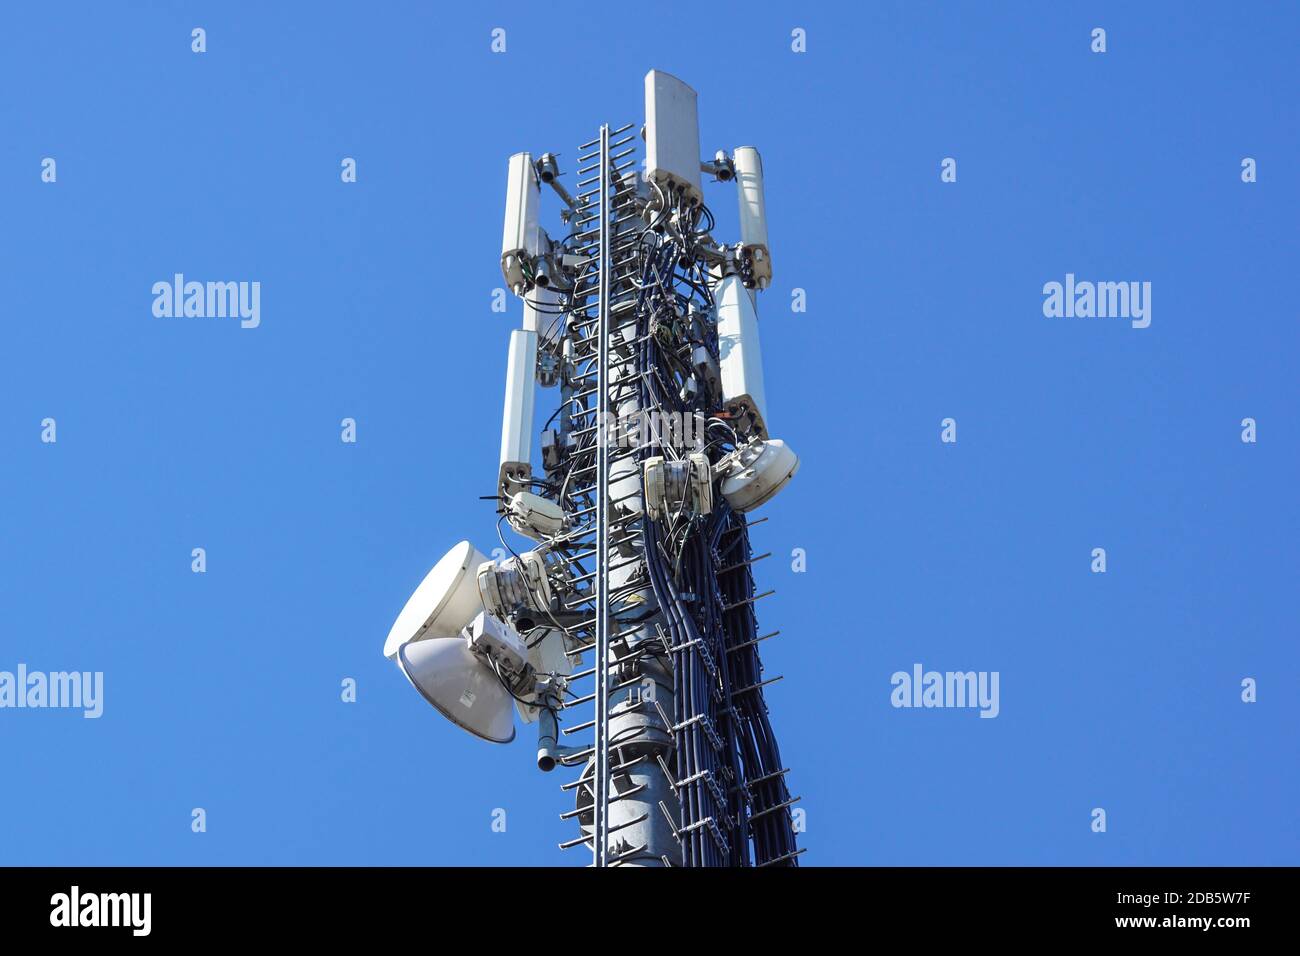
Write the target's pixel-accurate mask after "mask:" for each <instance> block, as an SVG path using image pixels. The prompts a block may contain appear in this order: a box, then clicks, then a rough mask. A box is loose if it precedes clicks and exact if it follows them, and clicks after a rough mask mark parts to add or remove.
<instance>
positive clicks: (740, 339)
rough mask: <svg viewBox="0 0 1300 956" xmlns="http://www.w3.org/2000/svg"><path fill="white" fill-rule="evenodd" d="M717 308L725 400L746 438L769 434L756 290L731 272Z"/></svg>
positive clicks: (722, 284)
mask: <svg viewBox="0 0 1300 956" xmlns="http://www.w3.org/2000/svg"><path fill="white" fill-rule="evenodd" d="M714 300H715V301H716V302H717V307H718V358H719V365H720V371H721V376H722V399H723V403H724V404H725V405H726V406H727V410H728V411H729V412H730V413H731V414H732V415H733V416H734V417H735V421H734V422H733V424H734V426H735V428H736V431H737V432H739V433H740V434H741V435H743V436H745V437H755V436H756V437H758V438H766V437H767V420H766V409H767V399H766V397H765V396H764V394H763V353H762V349H761V348H760V346H759V344H758V312H757V311H756V310H755V308H754V299H753V293H752V292H750V290H748V289H746V288H745V286H744V284H743V282H742V281H741V278H740V276H738V275H729V276H727V277H726V278H724V279H723V280H722V281H721V282H719V283H718V286H717V289H716V290H715V292H714Z"/></svg>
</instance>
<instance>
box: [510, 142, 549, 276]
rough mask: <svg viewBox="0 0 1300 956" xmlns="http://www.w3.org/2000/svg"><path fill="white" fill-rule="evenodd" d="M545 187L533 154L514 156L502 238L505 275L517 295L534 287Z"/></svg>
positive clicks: (511, 158) (517, 154) (516, 154)
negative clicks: (538, 173)
mask: <svg viewBox="0 0 1300 956" xmlns="http://www.w3.org/2000/svg"><path fill="white" fill-rule="evenodd" d="M541 204H542V195H541V186H540V185H539V184H538V182H537V171H536V170H535V169H534V168H533V157H532V154H531V153H515V154H514V155H513V156H511V157H510V168H509V174H508V177H507V180H506V221H505V229H504V232H503V233H502V236H501V274H502V275H503V276H504V277H505V280H506V285H508V286H510V289H511V291H512V292H514V294H515V295H523V294H524V292H525V291H526V290H527V289H528V288H529V287H530V286H531V285H532V281H531V276H532V273H533V269H534V268H535V265H536V261H537V257H538V255H539V254H540V253H541V251H542V227H541V222H540V218H539V216H540V210H541Z"/></svg>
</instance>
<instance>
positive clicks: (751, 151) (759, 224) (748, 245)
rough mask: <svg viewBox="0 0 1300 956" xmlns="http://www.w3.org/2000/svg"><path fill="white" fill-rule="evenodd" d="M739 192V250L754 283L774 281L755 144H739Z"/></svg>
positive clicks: (759, 159) (763, 284) (760, 166)
mask: <svg viewBox="0 0 1300 956" xmlns="http://www.w3.org/2000/svg"><path fill="white" fill-rule="evenodd" d="M732 162H733V163H734V164H735V167H736V191H737V193H738V194H739V195H740V253H741V255H742V256H743V257H744V259H745V260H746V264H747V265H748V267H749V270H750V274H751V275H752V276H753V279H754V284H755V285H756V286H758V288H760V289H766V288H767V285H768V283H769V282H771V281H772V253H771V251H770V250H769V249H768V246H767V203H766V202H765V201H764V199H763V159H762V157H761V156H759V155H758V150H756V149H755V148H754V147H753V146H738V147H736V152H735V154H734V156H733V157H732Z"/></svg>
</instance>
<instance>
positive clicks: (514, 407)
mask: <svg viewBox="0 0 1300 956" xmlns="http://www.w3.org/2000/svg"><path fill="white" fill-rule="evenodd" d="M536 367H537V333H536V332H529V331H528V330H526V329H515V330H514V331H513V332H511V333H510V353H509V358H508V359H507V361H506V397H505V408H504V411H503V412H502V415H501V470H500V472H499V474H498V479H497V480H498V487H499V490H500V493H501V494H503V495H510V494H513V493H514V492H516V491H519V490H521V489H526V488H527V487H528V482H529V480H530V479H531V478H532V474H533V465H532V459H533V392H534V389H533V376H534V369H536Z"/></svg>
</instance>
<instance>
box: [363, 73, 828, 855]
mask: <svg viewBox="0 0 1300 956" xmlns="http://www.w3.org/2000/svg"><path fill="white" fill-rule="evenodd" d="M641 139H644V150H645V155H644V163H643V164H642V163H641V162H640V160H639V158H638V152H639V150H640V149H641V146H640V144H639V142H638V141H639V140H641ZM700 157H701V152H700V135H699V122H698V110H697V103H696V93H695V91H694V90H693V89H691V87H689V86H687V85H686V84H685V83H683V82H682V81H681V80H679V79H677V78H676V77H673V76H670V75H669V74H667V73H664V72H662V71H657V70H652V71H651V72H650V73H648V74H647V75H646V78H645V125H644V127H643V128H642V129H641V130H640V135H638V131H637V130H636V129H635V124H629V125H625V126H618V127H611V126H610V125H609V124H605V125H602V126H601V127H600V128H599V131H598V133H597V135H595V136H594V137H593V138H592V139H591V140H590V141H589V142H587V143H584V144H582V146H581V147H580V148H579V155H578V159H577V168H576V170H575V176H576V181H574V182H573V186H572V189H569V188H566V187H565V186H564V185H563V184H562V182H561V179H562V174H561V171H560V167H559V163H558V161H557V157H556V155H554V154H552V153H549V152H548V153H543V154H541V155H540V156H538V157H536V158H534V156H533V155H532V154H531V153H526V152H525V153H516V154H515V155H513V156H511V157H510V161H509V167H508V178H507V191H506V213H505V229H504V236H503V242H502V254H501V269H502V274H503V275H504V277H505V280H506V283H507V285H509V287H510V289H511V291H513V292H514V294H515V295H517V296H519V297H520V298H522V300H523V326H522V328H519V329H516V330H515V331H513V332H512V333H511V336H510V346H509V354H508V360H507V370H506V389H505V411H504V416H503V421H502V428H501V454H500V463H499V469H498V472H497V475H496V482H497V490H496V495H495V500H496V501H497V504H498V509H497V510H498V515H499V518H498V521H497V532H498V535H499V536H501V525H502V523H506V524H508V525H509V526H510V527H511V529H513V531H514V532H516V533H518V534H519V535H521V536H523V537H526V538H528V539H531V540H532V541H533V542H535V546H534V547H532V548H530V549H528V550H524V551H522V552H521V551H518V550H516V549H515V548H513V547H511V545H510V544H509V543H507V541H506V538H505V537H504V536H501V545H502V550H501V551H500V552H499V554H500V555H501V557H502V559H501V560H498V561H493V560H490V559H489V558H488V557H487V556H486V555H485V554H483V553H482V552H480V551H479V550H478V549H477V548H475V547H474V546H473V545H471V544H470V543H469V542H468V541H462V542H461V543H460V544H458V545H457V546H456V547H454V548H453V549H452V550H451V551H450V552H448V553H447V554H446V555H445V556H444V557H443V558H442V559H441V560H440V561H439V562H438V563H437V564H436V565H435V566H434V568H433V570H432V571H430V572H429V574H428V575H427V576H426V577H425V579H424V581H423V582H422V583H421V584H420V586H419V587H418V588H417V589H416V591H415V593H414V594H412V596H411V598H410V599H409V600H408V601H407V603H406V606H405V607H404V608H403V609H402V611H401V613H400V614H399V615H398V618H397V621H396V623H394V625H393V627H392V630H391V631H390V633H389V635H388V640H387V643H386V644H385V647H384V653H385V655H386V656H388V657H389V658H391V659H393V660H394V661H396V662H397V664H398V665H399V666H400V667H401V669H402V672H403V673H404V674H405V675H406V677H407V678H408V679H409V680H410V682H411V684H412V685H413V686H414V687H415V688H416V689H417V690H418V691H419V692H420V693H421V694H422V695H423V696H424V697H425V698H426V699H427V700H428V701H429V703H431V704H432V705H433V706H434V707H435V708H437V709H438V711H440V712H441V713H442V714H443V715H444V716H445V717H447V718H448V719H450V720H451V721H453V722H454V723H456V724H457V725H458V726H460V727H462V728H464V729H465V730H467V731H469V732H470V733H472V734H475V735H476V736H479V737H481V738H483V739H486V740H489V741H493V742H497V743H508V742H509V741H511V740H513V739H514V736H515V726H514V716H515V713H516V712H517V713H518V715H519V717H520V719H521V720H522V721H524V722H525V723H535V724H536V725H537V733H538V744H537V765H538V767H539V768H540V769H541V770H543V771H550V770H553V769H554V768H555V767H556V766H563V767H568V768H572V769H574V770H576V771H577V772H578V775H577V777H576V779H573V780H571V781H569V782H566V783H564V784H563V785H562V788H561V789H562V790H564V791H566V792H568V793H570V794H571V795H572V800H573V806H572V809H569V810H567V811H565V812H564V813H562V814H561V816H562V817H563V818H565V819H571V820H574V821H576V824H577V828H578V835H577V836H576V837H574V838H573V839H572V840H568V841H566V842H564V843H562V844H560V847H561V849H573V848H577V847H587V848H589V849H590V851H591V854H592V861H593V863H594V865H596V866H619V865H641V866H773V865H775V866H794V865H797V863H798V856H799V854H800V853H801V852H802V851H801V850H799V849H798V848H797V846H796V841H795V832H794V827H793V826H792V819H791V810H790V807H791V805H792V804H793V803H795V802H796V800H797V799H798V798H792V797H791V796H790V791H789V789H788V785H787V781H786V775H787V773H788V768H786V767H783V766H782V765H781V757H780V751H779V749H778V747H777V743H776V737H775V735H774V734H773V732H772V727H771V723H770V722H769V719H768V711H767V705H766V702H765V700H764V693H763V689H764V687H765V686H767V685H769V684H771V683H773V682H774V681H776V680H779V679H780V678H771V679H766V680H765V679H764V678H763V674H762V665H761V663H760V660H759V651H758V648H759V644H760V642H761V641H763V640H765V639H766V638H768V637H773V636H775V633H772V634H760V633H759V628H758V625H757V620H756V618H755V614H754V604H755V602H756V601H757V600H759V599H760V598H762V597H765V596H766V595H767V594H770V593H772V592H770V591H768V592H765V593H763V594H756V593H755V591H756V589H755V584H754V578H753V576H752V572H751V569H752V566H753V565H754V563H755V562H756V561H758V560H760V559H761V558H763V557H767V555H759V556H755V555H753V553H752V551H751V549H750V542H749V528H750V527H752V526H753V525H754V524H757V523H759V521H762V520H764V519H758V521H750V520H748V517H747V516H748V514H749V513H750V512H752V511H753V510H754V509H756V508H758V507H760V506H761V505H763V504H764V503H765V502H767V501H768V500H770V499H771V498H772V497H773V496H774V495H775V494H776V493H777V492H778V491H780V489H781V488H783V487H784V486H785V485H786V483H788V482H789V480H790V479H791V478H792V477H794V474H795V472H796V471H797V470H798V467H799V459H798V457H797V456H796V455H795V454H794V453H793V452H792V451H791V450H790V449H789V448H788V447H787V446H786V445H785V444H784V443H783V442H782V441H780V440H778V439H774V438H771V437H770V436H769V434H768V420H767V407H766V401H765V398H764V394H763V374H762V359H761V355H760V347H759V329H758V318H757V308H756V293H757V292H758V291H759V290H762V289H764V288H766V287H767V285H768V283H769V282H770V280H771V277H772V259H771V254H770V252H769V249H768V240H767V215H766V208H765V202H764V193H763V167H762V161H761V159H760V158H759V154H758V151H757V150H756V149H754V148H753V147H749V146H743V147H739V148H736V149H734V150H733V151H732V152H731V153H730V154H727V153H726V152H725V151H723V150H719V151H717V153H716V154H715V156H714V158H713V159H712V160H707V161H702V160H701V158H700ZM642 165H643V167H644V168H643V171H639V170H638V167H639V166H642ZM702 174H708V175H709V176H710V177H711V178H712V179H713V180H715V181H718V182H722V183H729V184H734V187H735V188H736V190H737V193H738V195H739V208H740V241H739V242H736V243H733V244H730V245H728V244H723V243H719V242H718V241H717V240H715V239H714V237H713V236H712V234H711V231H712V229H713V228H714V219H713V215H712V213H710V211H709V209H708V206H707V205H706V204H705V202H704V192H703V186H702ZM543 186H547V187H549V189H550V190H551V191H553V192H554V193H555V195H556V196H558V198H559V201H560V205H561V210H560V220H561V222H562V223H563V225H564V227H565V228H566V229H567V234H565V235H564V236H563V237H562V238H553V237H551V236H550V235H549V234H548V233H547V232H546V230H545V229H544V228H543V227H542V225H541V199H542V187H543ZM539 386H540V388H541V389H542V392H543V394H551V393H554V392H556V391H558V406H557V407H556V408H555V409H554V411H553V412H552V413H551V414H550V416H549V418H547V419H546V421H545V423H544V424H543V426H542V429H541V433H540V440H539V442H538V443H537V444H538V445H540V449H539V450H540V456H539V457H540V465H541V468H540V470H539V471H538V470H535V467H534V466H535V461H534V454H533V452H534V447H535V445H534V435H535V430H534V429H535V426H534V414H533V412H534V402H535V396H536V392H537V390H538V387H539ZM507 555H508V557H507Z"/></svg>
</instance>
